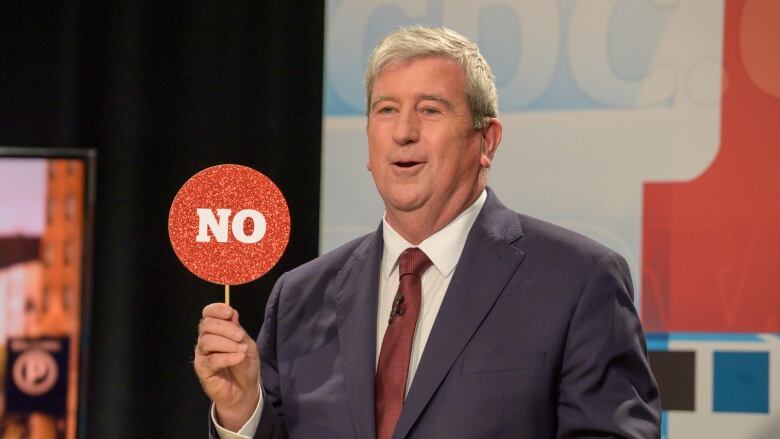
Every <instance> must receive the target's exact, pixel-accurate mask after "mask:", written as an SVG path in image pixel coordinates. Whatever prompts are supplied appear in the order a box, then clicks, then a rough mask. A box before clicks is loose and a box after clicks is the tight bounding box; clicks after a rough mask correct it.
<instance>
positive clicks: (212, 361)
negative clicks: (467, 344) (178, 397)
mask: <svg viewBox="0 0 780 439" xmlns="http://www.w3.org/2000/svg"><path fill="white" fill-rule="evenodd" d="M245 358H246V353H244V352H233V353H223V354H210V355H203V356H200V357H199V358H196V360H195V369H196V370H197V371H198V372H199V373H198V375H200V376H201V377H202V378H208V377H210V376H212V375H215V374H216V373H218V372H219V371H221V370H222V369H226V368H229V367H233V366H235V365H237V364H239V363H241V362H242V361H244V359H245Z"/></svg>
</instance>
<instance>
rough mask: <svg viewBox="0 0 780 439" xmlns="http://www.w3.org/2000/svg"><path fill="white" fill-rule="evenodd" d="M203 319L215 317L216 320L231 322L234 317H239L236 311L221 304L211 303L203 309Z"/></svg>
mask: <svg viewBox="0 0 780 439" xmlns="http://www.w3.org/2000/svg"><path fill="white" fill-rule="evenodd" d="M202 314H203V318H204V319H205V318H207V317H213V318H215V319H222V320H231V319H232V318H233V316H234V314H235V315H236V317H237V316H238V313H237V312H236V310H234V309H233V308H231V307H230V306H229V305H226V304H224V303H221V302H217V303H211V304H208V305H206V306H205V307H204V308H203V313H202Z"/></svg>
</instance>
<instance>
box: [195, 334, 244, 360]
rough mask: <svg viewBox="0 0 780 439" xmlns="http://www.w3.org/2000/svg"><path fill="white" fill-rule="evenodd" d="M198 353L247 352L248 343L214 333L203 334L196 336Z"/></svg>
mask: <svg viewBox="0 0 780 439" xmlns="http://www.w3.org/2000/svg"><path fill="white" fill-rule="evenodd" d="M196 350H197V352H196V353H198V354H201V355H209V354H214V353H234V352H247V351H248V350H249V344H248V343H238V342H236V341H234V340H231V339H229V338H225V337H222V336H219V335H214V334H204V335H202V336H200V337H199V338H198V346H197V347H196Z"/></svg>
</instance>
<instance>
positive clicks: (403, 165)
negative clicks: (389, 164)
mask: <svg viewBox="0 0 780 439" xmlns="http://www.w3.org/2000/svg"><path fill="white" fill-rule="evenodd" d="M419 164H420V162H395V163H394V165H396V166H398V167H399V168H411V167H413V166H415V165H419Z"/></svg>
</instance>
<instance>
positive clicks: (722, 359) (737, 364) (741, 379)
mask: <svg viewBox="0 0 780 439" xmlns="http://www.w3.org/2000/svg"><path fill="white" fill-rule="evenodd" d="M713 367H714V369H715V370H714V371H713V386H712V387H713V398H712V401H713V403H712V406H713V407H712V409H713V411H716V412H740V413H769V352H717V351H716V352H715V354H714V358H713Z"/></svg>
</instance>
